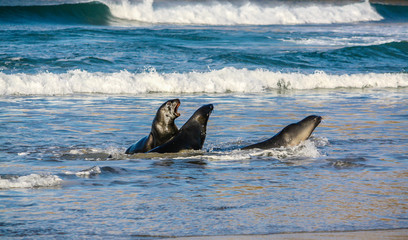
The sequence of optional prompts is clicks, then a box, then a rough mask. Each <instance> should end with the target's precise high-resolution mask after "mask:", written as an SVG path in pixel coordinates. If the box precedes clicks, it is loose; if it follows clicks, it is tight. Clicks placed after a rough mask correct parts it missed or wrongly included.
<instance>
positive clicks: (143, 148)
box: [125, 99, 180, 154]
mask: <svg viewBox="0 0 408 240" xmlns="http://www.w3.org/2000/svg"><path fill="white" fill-rule="evenodd" d="M179 106H180V100H179V99H173V100H168V101H166V102H165V103H163V104H162V105H161V106H160V107H159V109H158V110H157V113H156V116H155V117H154V119H153V123H152V129H151V131H150V134H149V135H148V136H146V137H144V138H142V139H140V140H139V141H138V142H136V143H134V144H133V145H132V146H130V147H129V148H128V149H127V150H126V152H125V153H126V154H134V153H145V152H147V151H149V150H151V149H153V148H155V147H157V146H160V145H162V144H163V143H165V142H167V141H168V140H169V139H170V138H172V137H173V136H174V135H176V133H178V128H177V126H176V124H175V123H174V120H175V119H176V118H178V117H179V116H180V113H178V112H177V110H178V107H179Z"/></svg>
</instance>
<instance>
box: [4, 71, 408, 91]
mask: <svg viewBox="0 0 408 240" xmlns="http://www.w3.org/2000/svg"><path fill="white" fill-rule="evenodd" d="M403 87H408V73H359V74H343V75H334V74H328V73H325V72H323V71H316V72H314V73H311V74H303V73H282V72H273V71H268V70H264V69H257V70H248V69H245V68H244V69H236V68H233V67H227V68H223V69H220V70H212V71H209V72H188V73H159V72H157V71H155V69H150V70H148V71H145V72H142V73H131V72H128V71H120V72H114V73H102V72H87V71H84V70H72V71H68V72H66V73H60V74H58V73H50V72H44V73H38V74H26V73H17V74H5V73H2V72H0V95H67V94H81V93H87V94H93V93H95V94H101V93H102V94H140V93H155V92H163V93H227V92H240V93H254V92H267V91H273V90H308V89H334V88H403Z"/></svg>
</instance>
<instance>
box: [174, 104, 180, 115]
mask: <svg viewBox="0 0 408 240" xmlns="http://www.w3.org/2000/svg"><path fill="white" fill-rule="evenodd" d="M179 107H180V101H178V102H177V104H176V106H175V107H174V114H175V115H176V116H177V117H180V113H179V112H178V108H179Z"/></svg>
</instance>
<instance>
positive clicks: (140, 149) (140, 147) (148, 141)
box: [125, 133, 153, 154]
mask: <svg viewBox="0 0 408 240" xmlns="http://www.w3.org/2000/svg"><path fill="white" fill-rule="evenodd" d="M152 146H153V136H152V134H151V133H150V134H149V136H145V137H144V138H142V139H140V140H139V141H137V142H136V143H134V144H133V145H132V146H130V147H129V148H128V149H127V150H126V152H125V154H134V153H144V152H147V151H148V150H150V149H151V148H152Z"/></svg>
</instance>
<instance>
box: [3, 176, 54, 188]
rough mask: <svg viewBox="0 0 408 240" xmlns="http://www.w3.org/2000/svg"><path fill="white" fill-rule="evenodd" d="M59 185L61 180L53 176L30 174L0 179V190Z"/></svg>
mask: <svg viewBox="0 0 408 240" xmlns="http://www.w3.org/2000/svg"><path fill="white" fill-rule="evenodd" d="M61 183H62V179H61V178H59V177H58V176H55V175H43V174H30V175H27V176H13V177H8V178H0V189H10V188H38V187H55V186H59V185H60V184H61Z"/></svg>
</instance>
